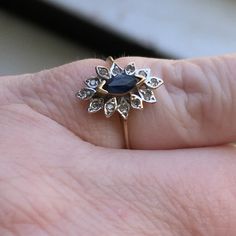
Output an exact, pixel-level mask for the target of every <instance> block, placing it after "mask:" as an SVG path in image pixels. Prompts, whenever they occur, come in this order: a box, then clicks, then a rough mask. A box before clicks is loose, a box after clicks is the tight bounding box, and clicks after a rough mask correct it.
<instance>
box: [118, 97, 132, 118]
mask: <svg viewBox="0 0 236 236" xmlns="http://www.w3.org/2000/svg"><path fill="white" fill-rule="evenodd" d="M117 110H118V112H119V113H120V114H121V116H122V117H123V118H124V119H125V120H126V119H127V118H128V115H129V110H130V104H129V103H128V102H127V100H126V99H125V98H124V97H122V98H121V99H120V103H119V105H118V108H117Z"/></svg>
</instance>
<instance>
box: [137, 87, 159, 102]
mask: <svg viewBox="0 0 236 236" xmlns="http://www.w3.org/2000/svg"><path fill="white" fill-rule="evenodd" d="M139 94H140V96H141V98H142V99H143V100H144V101H145V102H149V103H155V102H156V98H155V96H154V94H153V91H152V90H150V89H148V88H144V89H140V90H139Z"/></svg>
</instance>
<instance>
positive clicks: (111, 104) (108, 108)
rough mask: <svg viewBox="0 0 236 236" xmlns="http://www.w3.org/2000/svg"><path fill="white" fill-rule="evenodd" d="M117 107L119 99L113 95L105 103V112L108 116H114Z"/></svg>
mask: <svg viewBox="0 0 236 236" xmlns="http://www.w3.org/2000/svg"><path fill="white" fill-rule="evenodd" d="M116 108H117V101H116V98H115V97H113V98H111V99H110V100H108V101H107V102H106V103H105V106H104V113H105V115H106V117H110V116H112V115H113V113H114V112H115V111H116Z"/></svg>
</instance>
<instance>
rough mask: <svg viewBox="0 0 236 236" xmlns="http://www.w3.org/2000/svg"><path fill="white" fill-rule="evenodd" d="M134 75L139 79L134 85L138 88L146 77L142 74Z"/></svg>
mask: <svg viewBox="0 0 236 236" xmlns="http://www.w3.org/2000/svg"><path fill="white" fill-rule="evenodd" d="M135 77H137V78H139V79H140V80H139V82H138V83H137V84H136V87H137V88H139V87H141V86H142V85H143V84H144V82H145V80H146V78H145V77H144V76H142V75H135Z"/></svg>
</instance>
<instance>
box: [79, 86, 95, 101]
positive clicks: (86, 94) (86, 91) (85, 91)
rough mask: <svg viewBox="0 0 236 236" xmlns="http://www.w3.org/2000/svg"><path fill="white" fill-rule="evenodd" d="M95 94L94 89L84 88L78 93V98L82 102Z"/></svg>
mask: <svg viewBox="0 0 236 236" xmlns="http://www.w3.org/2000/svg"><path fill="white" fill-rule="evenodd" d="M95 92H96V90H94V89H92V88H84V89H81V90H80V91H79V92H77V93H76V97H78V98H79V99H82V100H87V99H90V98H91V97H92V96H93V95H94V94H95Z"/></svg>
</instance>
